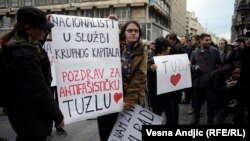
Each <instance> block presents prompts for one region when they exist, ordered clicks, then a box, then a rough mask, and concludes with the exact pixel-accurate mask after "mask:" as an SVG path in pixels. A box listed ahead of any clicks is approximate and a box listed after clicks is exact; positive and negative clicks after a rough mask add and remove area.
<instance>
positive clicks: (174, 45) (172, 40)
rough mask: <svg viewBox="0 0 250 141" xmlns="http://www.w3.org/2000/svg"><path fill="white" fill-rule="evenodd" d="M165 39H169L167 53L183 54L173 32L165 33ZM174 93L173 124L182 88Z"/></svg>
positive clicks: (177, 116) (177, 118) (176, 120)
mask: <svg viewBox="0 0 250 141" xmlns="http://www.w3.org/2000/svg"><path fill="white" fill-rule="evenodd" d="M166 39H167V40H168V41H169V43H170V46H171V50H170V52H169V54H171V55H172V54H183V53H186V52H185V49H184V48H183V47H182V46H181V45H180V40H179V39H178V37H177V35H176V34H175V33H170V34H167V35H166ZM171 94H173V95H174V105H175V106H174V111H175V118H176V119H175V122H176V123H175V124H178V123H179V103H180V102H181V100H182V90H178V91H175V92H171Z"/></svg>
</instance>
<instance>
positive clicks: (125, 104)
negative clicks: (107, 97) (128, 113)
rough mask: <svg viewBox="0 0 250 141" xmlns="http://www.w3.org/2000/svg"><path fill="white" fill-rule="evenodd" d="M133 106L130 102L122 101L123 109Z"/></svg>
mask: <svg viewBox="0 0 250 141" xmlns="http://www.w3.org/2000/svg"><path fill="white" fill-rule="evenodd" d="M131 106H133V104H132V103H127V102H124V106H123V111H124V110H125V109H127V108H129V107H131Z"/></svg>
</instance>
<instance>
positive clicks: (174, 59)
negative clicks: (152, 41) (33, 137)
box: [154, 54, 192, 95]
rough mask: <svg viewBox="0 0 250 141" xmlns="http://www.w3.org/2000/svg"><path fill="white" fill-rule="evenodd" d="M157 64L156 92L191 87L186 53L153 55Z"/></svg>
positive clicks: (162, 92)
mask: <svg viewBox="0 0 250 141" xmlns="http://www.w3.org/2000/svg"><path fill="white" fill-rule="evenodd" d="M154 61H155V64H156V65H157V72H156V74H157V94H158V95H159V94H164V93H168V92H172V91H176V90H180V89H184V88H189V87H192V80H191V71H190V63H189V59H188V55H187V54H178V55H166V56H155V57H154Z"/></svg>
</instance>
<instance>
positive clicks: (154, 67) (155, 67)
mask: <svg viewBox="0 0 250 141" xmlns="http://www.w3.org/2000/svg"><path fill="white" fill-rule="evenodd" d="M150 68H151V70H152V72H155V71H156V69H157V65H156V64H153V65H151V66H150Z"/></svg>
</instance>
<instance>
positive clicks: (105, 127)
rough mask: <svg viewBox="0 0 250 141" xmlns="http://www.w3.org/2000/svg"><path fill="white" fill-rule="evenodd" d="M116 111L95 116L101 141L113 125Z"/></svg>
mask: <svg viewBox="0 0 250 141" xmlns="http://www.w3.org/2000/svg"><path fill="white" fill-rule="evenodd" d="M117 117H118V113H112V114H108V115H104V116H100V117H98V118H97V122H98V129H99V136H100V139H101V141H107V140H108V138H109V135H110V133H111V132H112V129H113V127H114V125H115V122H116V119H117Z"/></svg>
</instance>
